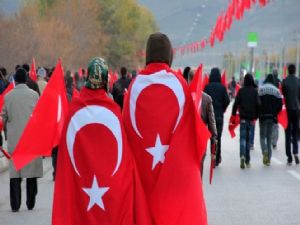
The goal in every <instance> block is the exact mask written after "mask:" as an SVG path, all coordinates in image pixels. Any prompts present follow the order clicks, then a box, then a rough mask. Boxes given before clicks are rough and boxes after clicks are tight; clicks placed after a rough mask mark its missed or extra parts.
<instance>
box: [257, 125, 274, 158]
mask: <svg viewBox="0 0 300 225" xmlns="http://www.w3.org/2000/svg"><path fill="white" fill-rule="evenodd" d="M273 127H274V122H273V119H265V120H263V121H261V120H260V121H259V128H260V146H261V150H262V153H263V154H267V155H268V157H269V159H271V157H272V148H271V145H272V134H273Z"/></svg>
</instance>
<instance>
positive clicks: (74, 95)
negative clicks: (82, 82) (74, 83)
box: [72, 88, 80, 98]
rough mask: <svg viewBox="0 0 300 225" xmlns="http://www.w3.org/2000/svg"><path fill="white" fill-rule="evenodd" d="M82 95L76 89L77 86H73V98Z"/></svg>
mask: <svg viewBox="0 0 300 225" xmlns="http://www.w3.org/2000/svg"><path fill="white" fill-rule="evenodd" d="M79 95H80V92H79V91H78V90H77V89H76V88H73V96H72V97H73V98H78V97H79Z"/></svg>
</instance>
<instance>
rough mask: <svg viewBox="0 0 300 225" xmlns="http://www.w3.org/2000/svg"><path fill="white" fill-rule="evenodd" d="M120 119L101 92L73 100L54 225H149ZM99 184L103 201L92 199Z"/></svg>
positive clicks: (57, 186) (63, 142) (65, 133)
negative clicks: (91, 188) (93, 188)
mask: <svg viewBox="0 0 300 225" xmlns="http://www.w3.org/2000/svg"><path fill="white" fill-rule="evenodd" d="M121 119H122V118H121V112H120V109H119V107H118V106H117V105H116V104H115V103H114V102H113V101H112V100H111V99H110V98H109V97H108V96H107V93H106V92H105V91H104V90H102V89H98V90H91V89H87V88H83V89H82V90H81V92H80V97H79V98H75V99H73V100H72V102H71V104H70V110H69V114H68V116H67V119H66V123H65V125H64V128H63V134H62V139H61V143H60V149H59V154H58V161H57V175H56V180H55V191H54V201H53V214H52V224H53V225H81V224H82V225H87V224H99V225H134V224H137V225H151V222H150V219H149V218H150V217H149V215H148V212H149V210H148V208H147V204H146V201H145V196H144V193H143V191H142V188H141V183H140V180H139V176H138V174H137V169H136V165H135V162H134V158H133V155H132V152H131V150H130V148H129V145H128V143H127V137H126V134H125V130H124V128H123V124H122V120H121ZM70 143H73V144H70ZM95 180H96V181H97V186H96V187H99V188H100V189H101V190H104V191H103V192H102V194H101V193H100V194H101V195H99V192H98V193H97V191H95V192H94V193H91V192H90V194H88V193H89V192H88V190H89V189H90V187H92V186H93V185H92V184H94V183H95ZM95 190H97V189H95ZM92 194H95V195H94V196H93V195H92ZM97 194H98V195H97ZM91 196H93V197H94V198H92V197H91ZM99 201H100V203H99ZM96 202H98V204H97V203H96Z"/></svg>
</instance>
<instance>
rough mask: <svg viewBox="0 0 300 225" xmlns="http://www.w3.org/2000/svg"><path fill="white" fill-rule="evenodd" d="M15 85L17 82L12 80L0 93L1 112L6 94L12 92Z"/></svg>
mask: <svg viewBox="0 0 300 225" xmlns="http://www.w3.org/2000/svg"><path fill="white" fill-rule="evenodd" d="M14 87H15V82H14V81H13V82H11V83H10V84H9V85H8V86H7V88H6V89H5V90H4V91H3V93H2V94H1V95H0V112H2V108H3V104H4V96H5V95H6V94H7V93H8V92H10V91H11V90H12V89H14Z"/></svg>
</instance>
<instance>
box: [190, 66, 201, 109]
mask: <svg viewBox="0 0 300 225" xmlns="http://www.w3.org/2000/svg"><path fill="white" fill-rule="evenodd" d="M202 68H203V65H202V64H200V65H199V67H198V68H197V70H196V72H195V76H194V78H193V80H192V82H191V84H190V92H191V93H192V97H193V100H194V102H195V106H196V109H197V110H198V111H199V109H200V106H201V105H200V102H201V97H202Z"/></svg>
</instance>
